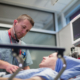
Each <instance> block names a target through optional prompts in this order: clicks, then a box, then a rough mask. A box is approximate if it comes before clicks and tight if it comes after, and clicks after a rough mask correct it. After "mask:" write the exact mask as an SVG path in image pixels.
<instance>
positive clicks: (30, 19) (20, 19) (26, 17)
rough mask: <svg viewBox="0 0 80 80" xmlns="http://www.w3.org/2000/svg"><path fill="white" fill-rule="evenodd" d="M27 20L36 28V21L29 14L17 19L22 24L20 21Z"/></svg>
mask: <svg viewBox="0 0 80 80" xmlns="http://www.w3.org/2000/svg"><path fill="white" fill-rule="evenodd" d="M25 19H27V20H29V21H30V23H31V25H32V26H34V21H33V19H32V18H31V17H30V16H29V15H27V14H22V15H20V16H19V17H18V18H17V20H18V22H20V21H22V20H25Z"/></svg>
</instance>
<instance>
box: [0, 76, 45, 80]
mask: <svg viewBox="0 0 80 80" xmlns="http://www.w3.org/2000/svg"><path fill="white" fill-rule="evenodd" d="M0 80H8V78H0ZM13 80H45V79H43V78H42V77H39V76H36V77H32V78H30V79H18V78H14V79H13Z"/></svg>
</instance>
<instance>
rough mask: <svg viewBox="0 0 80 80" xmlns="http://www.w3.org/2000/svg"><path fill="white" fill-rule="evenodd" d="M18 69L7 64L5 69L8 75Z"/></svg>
mask: <svg viewBox="0 0 80 80" xmlns="http://www.w3.org/2000/svg"><path fill="white" fill-rule="evenodd" d="M18 68H19V67H18V66H15V65H12V64H8V65H7V66H6V67H5V69H6V71H7V72H9V73H10V74H12V73H13V72H15V71H16V70H17V69H18Z"/></svg>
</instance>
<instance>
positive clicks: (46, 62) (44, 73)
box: [0, 52, 80, 80]
mask: <svg viewBox="0 0 80 80" xmlns="http://www.w3.org/2000/svg"><path fill="white" fill-rule="evenodd" d="M59 60H60V59H59V58H57V53H56V52H55V53H52V54H50V55H49V56H47V57H43V60H42V62H41V63H40V64H39V67H40V68H38V69H29V70H23V71H20V72H19V73H18V74H17V75H16V78H14V79H13V80H54V78H55V77H56V76H57V74H58V73H57V72H58V70H59V67H60V65H62V62H61V60H60V61H59ZM65 60H66V63H67V67H66V70H65V71H66V72H64V73H63V74H62V76H61V79H63V80H68V79H69V78H71V77H72V76H71V75H70V74H69V75H68V74H66V73H70V72H71V74H74V72H73V73H72V71H75V70H79V69H78V67H75V66H76V65H79V64H80V61H79V60H78V59H75V58H72V57H67V56H66V57H65ZM60 63H61V64H60ZM69 63H70V64H69ZM62 66H63V65H62ZM70 68H72V69H70ZM74 68H75V69H74ZM60 69H61V67H60ZM56 71H57V72H56ZM78 72H79V71H78ZM77 74H80V73H77ZM75 75H76V74H74V75H73V76H75ZM10 76H11V74H10V75H5V76H4V77H5V78H0V80H6V79H7V78H8V77H10ZM64 76H65V77H64ZM68 76H69V77H68ZM67 77H68V78H67Z"/></svg>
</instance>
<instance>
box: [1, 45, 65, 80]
mask: <svg viewBox="0 0 80 80" xmlns="http://www.w3.org/2000/svg"><path fill="white" fill-rule="evenodd" d="M0 47H1V48H12V49H17V50H19V49H35V50H52V51H53V50H55V51H58V55H57V56H58V57H59V58H61V59H62V61H63V68H62V70H61V71H60V72H59V74H58V75H57V76H56V78H55V79H54V80H57V79H58V78H59V77H60V76H61V74H62V73H63V71H64V70H65V68H66V61H65V59H64V58H63V52H64V51H65V49H64V48H58V47H56V48H55V47H44V46H33V45H27V46H24V45H16V44H0ZM16 54H17V55H16ZM14 56H16V57H18V58H19V60H20V64H19V69H18V70H17V71H16V72H15V73H14V74H13V75H12V76H11V77H10V78H9V79H8V80H12V79H13V78H14V77H15V76H16V74H17V73H18V72H19V71H20V69H21V68H22V64H23V60H22V58H21V57H20V56H19V53H16V52H15V55H14Z"/></svg>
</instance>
